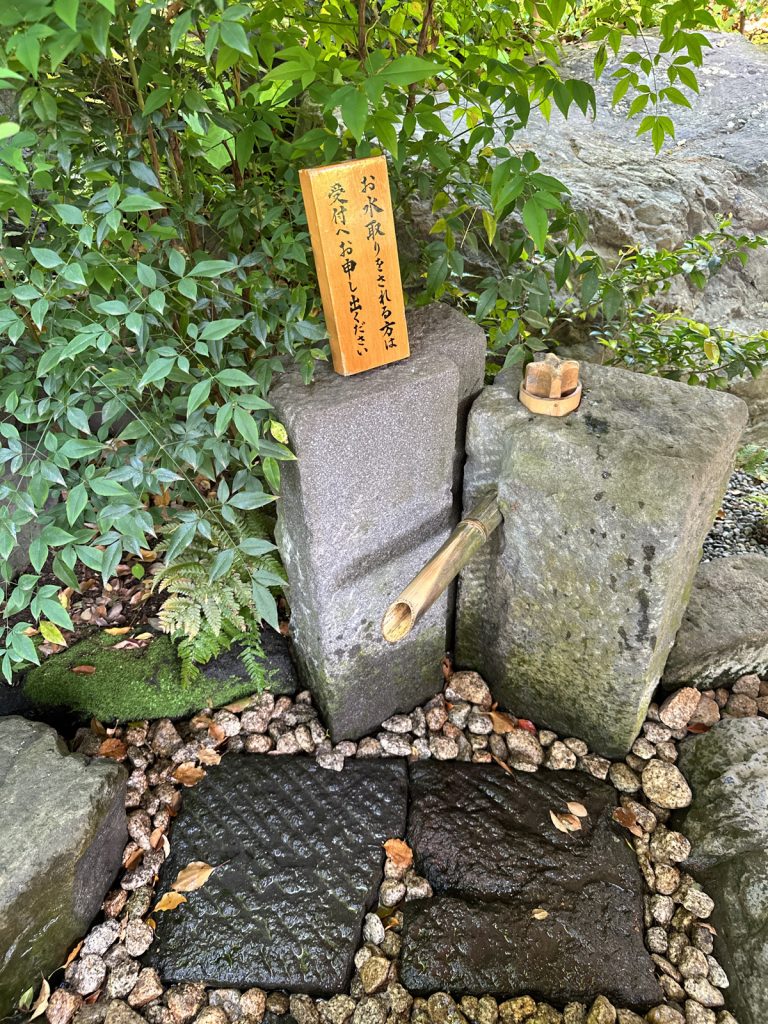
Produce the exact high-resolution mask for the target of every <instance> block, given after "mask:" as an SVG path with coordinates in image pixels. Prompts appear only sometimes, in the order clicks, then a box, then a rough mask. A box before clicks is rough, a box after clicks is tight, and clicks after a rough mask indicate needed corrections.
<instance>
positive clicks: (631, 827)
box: [613, 807, 643, 839]
mask: <svg viewBox="0 0 768 1024" xmlns="http://www.w3.org/2000/svg"><path fill="white" fill-rule="evenodd" d="M613 820H614V821H617V822H618V823H619V825H622V826H623V827H624V828H625V829H627V830H628V831H629V832H631V833H632V835H633V836H637V837H638V839H640V838H641V837H642V835H643V830H642V829H641V828H640V826H639V825H638V824H637V818H636V817H635V815H634V814H633V813H632V812H631V811H628V810H627V809H626V807H616V808H615V809H614V812H613Z"/></svg>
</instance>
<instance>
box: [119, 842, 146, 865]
mask: <svg viewBox="0 0 768 1024" xmlns="http://www.w3.org/2000/svg"><path fill="white" fill-rule="evenodd" d="M143 859H144V851H143V850H142V848H141V847H140V846H138V847H137V848H136V849H135V850H133V851H132V852H131V853H129V854H128V856H127V857H126V858H125V859H124V860H123V867H124V868H125V870H126V871H133V869H134V868H135V867H137V866H138V865H139V864H140V863H141V861H142V860H143Z"/></svg>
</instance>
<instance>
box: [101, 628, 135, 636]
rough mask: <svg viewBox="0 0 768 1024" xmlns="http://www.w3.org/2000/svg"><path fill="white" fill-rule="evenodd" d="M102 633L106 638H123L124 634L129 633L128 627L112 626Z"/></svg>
mask: <svg viewBox="0 0 768 1024" xmlns="http://www.w3.org/2000/svg"><path fill="white" fill-rule="evenodd" d="M104 632H105V633H106V634H107V636H124V635H125V634H126V633H130V632H131V627H130V626H112V627H111V628H110V629H105V630H104Z"/></svg>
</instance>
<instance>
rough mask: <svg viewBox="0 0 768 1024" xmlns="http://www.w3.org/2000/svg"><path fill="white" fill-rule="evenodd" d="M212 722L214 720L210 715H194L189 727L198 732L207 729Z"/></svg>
mask: <svg viewBox="0 0 768 1024" xmlns="http://www.w3.org/2000/svg"><path fill="white" fill-rule="evenodd" d="M211 722H213V719H212V718H211V717H210V715H194V716H193V717H192V718H190V720H189V727H190V729H193V730H194V731H195V732H197V731H198V730H199V729H207V728H208V726H209V725H210V724H211Z"/></svg>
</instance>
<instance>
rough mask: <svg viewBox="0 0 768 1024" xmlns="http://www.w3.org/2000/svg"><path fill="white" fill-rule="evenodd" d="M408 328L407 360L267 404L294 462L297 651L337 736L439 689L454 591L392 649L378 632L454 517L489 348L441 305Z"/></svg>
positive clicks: (290, 480)
mask: <svg viewBox="0 0 768 1024" xmlns="http://www.w3.org/2000/svg"><path fill="white" fill-rule="evenodd" d="M408 332H409V337H410V344H411V356H410V358H409V359H407V360H404V361H403V362H399V363H394V364H391V365H390V366H386V367H380V368H378V369H375V370H370V371H368V372H366V373H363V374H358V375H356V376H353V377H340V376H337V375H336V374H334V373H333V372H332V371H331V370H330V368H327V367H321V368H319V369H318V372H317V374H316V376H315V380H314V382H313V383H312V384H311V385H309V386H306V385H305V384H304V383H303V382H302V380H301V378H300V376H299V375H298V373H293V372H292V373H289V374H286V375H285V376H284V377H282V378H281V379H280V381H279V383H278V384H276V385H275V387H274V388H273V389H272V392H271V395H270V401H271V402H272V403H273V404H274V406H275V410H276V415H277V416H278V418H279V419H280V420H281V421H282V422H283V423H284V424H285V426H286V428H287V430H288V437H289V441H290V444H291V447H292V450H293V451H294V453H295V454H296V461H295V462H291V463H285V464H284V468H283V474H282V493H281V499H280V501H279V503H278V534H277V537H278V546H279V548H280V553H281V555H282V557H283V561H284V563H285V567H286V570H287V573H288V582H289V586H290V603H291V626H292V631H293V637H294V648H295V650H296V652H297V654H298V659H299V667H300V672H301V674H302V676H303V679H304V682H305V684H306V685H307V686H309V688H310V689H311V690H312V691H313V693H314V695H315V697H316V698H317V701H318V703H319V705H320V708H321V710H322V712H323V714H324V716H325V720H326V723H327V725H328V726H329V728H330V732H331V736H332V737H333V739H334V741H338V740H340V739H349V738H351V739H354V738H357V737H359V736H363V735H365V734H366V733H367V732H370V731H371V730H373V729H375V728H376V727H377V726H378V725H380V724H381V722H382V721H383V720H384V719H385V718H388V717H389V716H390V715H392V714H394V713H395V712H398V711H410V710H411V709H412V708H414V707H415V706H416V705H417V704H419V703H420V702H422V701H423V700H425V699H426V698H428V697H429V696H431V695H432V694H433V693H435V692H436V691H437V690H438V689H439V688H440V686H441V682H442V677H441V668H440V662H441V659H442V657H443V655H444V654H445V651H446V648H447V644H448V638H447V635H446V634H447V623H448V615H449V602H448V598H447V597H446V596H445V595H444V596H443V598H442V599H441V600H440V601H439V602H437V603H436V604H435V605H434V607H433V608H432V609H431V610H430V612H429V613H428V614H427V615H425V616H424V618H423V619H422V621H421V622H420V623H419V625H418V626H417V627H416V629H414V630H413V631H412V633H411V634H410V635H409V636H408V637H407V639H406V640H404V641H402V642H401V643H399V644H397V645H391V644H389V643H387V641H385V640H384V639H383V638H382V636H381V631H380V625H381V620H382V617H383V615H384V612H385V611H386V609H387V607H388V605H389V604H390V602H391V601H392V600H394V598H395V597H396V596H397V594H398V593H399V592H400V590H401V589H402V588H403V587H404V586H405V584H406V583H408V582H409V581H410V579H411V578H412V577H413V576H414V575H415V574H416V573H417V572H418V570H419V569H420V568H421V566H422V564H423V563H424V562H425V561H426V560H427V558H429V557H430V556H431V555H432V554H433V553H434V551H435V549H436V548H437V547H439V546H440V544H441V543H442V542H443V541H444V540H445V539H446V537H447V535H448V533H449V532H450V530H451V529H452V528H453V526H454V525H455V523H456V521H457V520H458V512H459V510H460V494H461V474H460V467H461V466H462V465H463V457H464V429H465V424H466V416H467V411H468V408H469V405H470V404H471V401H472V399H473V398H474V396H475V395H476V394H477V393H478V391H479V390H480V388H481V387H482V382H483V372H484V361H485V345H486V343H485V335H484V333H483V331H482V330H481V329H480V328H479V327H477V326H476V325H475V324H473V323H471V322H470V321H469V320H467V318H466V317H464V316H463V315H462V314H461V313H458V312H457V311H455V310H452V309H450V308H448V307H446V306H441V305H434V306H430V307H428V308H426V309H422V310H418V311H416V312H414V313H412V314H411V315H409V317H408ZM454 489H455V491H456V493H455V494H454ZM456 499H458V500H456Z"/></svg>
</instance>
